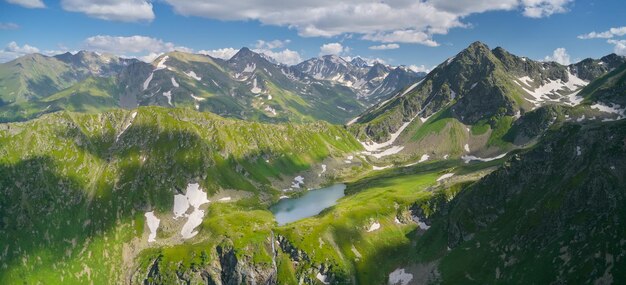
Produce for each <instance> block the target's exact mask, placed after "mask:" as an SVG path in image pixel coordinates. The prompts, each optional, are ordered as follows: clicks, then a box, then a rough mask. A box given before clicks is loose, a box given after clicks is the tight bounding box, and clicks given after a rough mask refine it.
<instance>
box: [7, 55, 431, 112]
mask: <svg viewBox="0 0 626 285" xmlns="http://www.w3.org/2000/svg"><path fill="white" fill-rule="evenodd" d="M352 62H354V64H352ZM304 66H309V68H308V69H307V68H304ZM339 74H341V76H339ZM420 76H422V74H418V73H415V72H413V71H411V70H409V69H407V68H404V67H398V68H395V69H393V68H392V67H390V66H387V65H382V64H379V63H376V64H374V65H368V64H367V62H366V61H365V60H363V59H361V58H354V59H353V60H352V61H351V62H347V61H345V60H344V59H343V58H340V57H338V56H323V57H320V58H317V59H310V60H308V61H305V62H303V63H301V64H300V65H295V66H286V65H282V64H277V63H276V62H275V61H274V60H272V59H271V58H269V57H268V56H266V55H264V54H260V53H256V52H254V51H251V50H250V49H248V48H245V47H244V48H242V49H240V50H239V52H237V53H236V54H235V55H234V56H233V57H232V58H230V59H229V60H222V59H218V58H213V57H210V56H207V55H199V54H190V53H184V52H170V53H167V54H164V55H162V56H160V57H159V58H157V59H155V60H154V61H153V62H152V63H151V64H150V63H145V62H142V61H139V60H136V59H124V58H120V57H116V56H112V55H108V54H99V53H94V52H86V51H80V52H78V53H76V54H72V53H65V54H61V55H56V56H52V57H49V56H43V55H28V56H24V57H21V58H18V59H16V60H14V61H11V62H8V63H4V64H1V65H0V87H2V90H4V91H2V94H0V100H2V101H0V121H16V120H17V121H19V120H27V119H29V118H33V117H37V116H39V115H41V114H44V113H49V112H54V111H58V110H74V111H82V110H107V109H112V108H119V107H123V108H134V107H137V106H146V105H159V106H167V107H184V108H193V109H197V110H205V111H211V112H214V113H217V114H220V115H223V116H226V117H236V118H240V119H250V120H260V121H269V122H279V121H314V120H326V121H329V122H332V123H337V124H341V123H345V122H347V121H348V120H349V119H350V118H352V117H354V116H356V115H358V114H359V113H360V112H361V111H363V110H364V109H365V108H366V107H367V106H369V105H371V104H373V103H375V102H377V101H380V100H383V99H386V97H388V96H390V95H391V94H393V92H396V91H397V90H400V89H401V88H403V87H404V84H406V83H407V82H411V81H413V80H415V79H417V78H419V77H420ZM89 77H93V78H94V79H93V80H95V81H111V80H113V81H112V82H109V84H105V85H106V88H107V89H106V90H102V89H99V88H100V87H103V86H105V85H103V84H97V85H93V84H92V85H91V86H92V88H89V89H86V88H82V89H81V90H82V93H81V94H82V95H80V96H77V95H78V94H76V93H75V92H62V93H60V94H61V95H56V96H53V97H55V98H59V97H63V96H65V97H73V98H66V99H64V100H49V99H47V98H48V97H49V96H51V95H53V94H55V93H58V92H60V91H62V90H64V89H66V88H70V87H71V86H72V85H74V84H77V83H79V82H81V81H83V80H86V79H88V78H89ZM105 77H106V78H108V79H104V78H105ZM84 85H85V84H83V86H84ZM97 86H99V87H97ZM74 89H77V88H74ZM96 93H97V94H98V95H95V94H96ZM85 96H87V97H89V98H87V97H85ZM94 96H96V97H101V99H102V98H103V97H102V96H108V98H106V99H102V100H93V99H92V98H91V97H94ZM68 102H72V103H71V104H68Z"/></svg>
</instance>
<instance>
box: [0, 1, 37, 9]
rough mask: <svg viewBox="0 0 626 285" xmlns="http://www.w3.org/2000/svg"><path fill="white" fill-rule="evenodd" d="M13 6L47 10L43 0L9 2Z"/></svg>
mask: <svg viewBox="0 0 626 285" xmlns="http://www.w3.org/2000/svg"><path fill="white" fill-rule="evenodd" d="M7 2H9V3H11V4H16V5H20V6H22V7H26V8H45V7H46V5H45V4H44V3H43V1H41V0H7Z"/></svg>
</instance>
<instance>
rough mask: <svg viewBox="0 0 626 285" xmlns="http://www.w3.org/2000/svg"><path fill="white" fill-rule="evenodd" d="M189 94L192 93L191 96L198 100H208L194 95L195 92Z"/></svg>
mask: <svg viewBox="0 0 626 285" xmlns="http://www.w3.org/2000/svg"><path fill="white" fill-rule="evenodd" d="M189 95H191V98H193V99H194V100H196V101H204V100H206V98H202V97H198V96H194V95H193V94H189Z"/></svg>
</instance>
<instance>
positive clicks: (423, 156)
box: [417, 154, 430, 163]
mask: <svg viewBox="0 0 626 285" xmlns="http://www.w3.org/2000/svg"><path fill="white" fill-rule="evenodd" d="M428 158H430V156H429V155H428V154H423V155H422V157H421V158H420V160H419V161H418V162H417V163H422V162H424V161H427V160H428Z"/></svg>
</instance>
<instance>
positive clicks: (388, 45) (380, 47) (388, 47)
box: [369, 44, 400, 50]
mask: <svg viewBox="0 0 626 285" xmlns="http://www.w3.org/2000/svg"><path fill="white" fill-rule="evenodd" d="M397 48H400V45H399V44H386V45H377V46H371V47H369V49H373V50H387V49H397Z"/></svg>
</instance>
